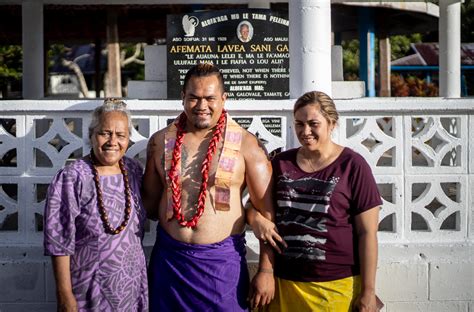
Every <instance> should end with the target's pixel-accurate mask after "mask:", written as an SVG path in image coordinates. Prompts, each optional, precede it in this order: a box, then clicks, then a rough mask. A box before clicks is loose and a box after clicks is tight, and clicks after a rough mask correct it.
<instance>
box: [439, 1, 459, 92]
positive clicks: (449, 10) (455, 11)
mask: <svg viewBox="0 0 474 312" xmlns="http://www.w3.org/2000/svg"><path fill="white" fill-rule="evenodd" d="M439 95H440V96H442V97H447V98H458V97H461V3H460V0H444V1H440V2H439Z"/></svg>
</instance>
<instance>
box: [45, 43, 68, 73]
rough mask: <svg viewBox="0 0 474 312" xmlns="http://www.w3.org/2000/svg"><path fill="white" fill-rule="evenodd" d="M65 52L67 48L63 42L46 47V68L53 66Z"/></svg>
mask: <svg viewBox="0 0 474 312" xmlns="http://www.w3.org/2000/svg"><path fill="white" fill-rule="evenodd" d="M66 52H67V48H66V47H65V46H64V44H52V45H50V46H49V49H48V52H47V53H48V68H49V69H51V68H52V67H53V66H54V63H55V62H57V61H58V59H60V58H61V57H64V55H65V54H66Z"/></svg>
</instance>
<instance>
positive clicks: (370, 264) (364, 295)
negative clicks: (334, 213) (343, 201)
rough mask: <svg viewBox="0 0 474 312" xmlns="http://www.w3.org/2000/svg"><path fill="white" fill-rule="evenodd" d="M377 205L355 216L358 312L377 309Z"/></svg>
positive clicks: (370, 311)
mask: <svg viewBox="0 0 474 312" xmlns="http://www.w3.org/2000/svg"><path fill="white" fill-rule="evenodd" d="M378 220H379V207H374V208H372V209H369V210H366V211H364V212H362V213H361V214H359V215H357V216H356V217H355V226H356V233H357V239H358V241H359V258H360V275H361V293H360V296H359V297H358V298H357V299H356V302H355V304H354V305H355V308H356V309H358V310H357V311H360V312H372V311H377V307H376V300H375V274H376V271H377V258H378V246H377V230H378Z"/></svg>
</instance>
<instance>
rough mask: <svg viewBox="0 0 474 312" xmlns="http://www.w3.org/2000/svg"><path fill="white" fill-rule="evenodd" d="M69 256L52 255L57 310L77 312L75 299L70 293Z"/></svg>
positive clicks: (60, 311) (59, 311)
mask: <svg viewBox="0 0 474 312" xmlns="http://www.w3.org/2000/svg"><path fill="white" fill-rule="evenodd" d="M70 258H71V257H70V256H52V257H51V260H52V262H53V271H54V279H55V280H56V297H57V300H58V308H57V311H58V312H77V301H76V298H75V297H74V294H73V293H72V283H71V269H70Z"/></svg>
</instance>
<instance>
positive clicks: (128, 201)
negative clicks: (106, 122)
mask: <svg viewBox="0 0 474 312" xmlns="http://www.w3.org/2000/svg"><path fill="white" fill-rule="evenodd" d="M90 158H91V162H92V174H93V175H94V179H93V180H94V184H95V189H96V191H97V206H98V207H99V214H100V219H101V220H102V225H103V226H104V230H105V232H106V233H108V234H111V235H117V234H119V233H120V232H122V231H123V230H124V229H125V227H126V226H127V224H128V220H130V213H131V212H132V192H131V191H130V183H129V182H128V171H127V168H125V164H124V162H123V158H121V159H120V160H119V167H120V172H121V173H122V177H123V184H124V185H125V210H124V212H125V213H124V216H123V221H122V223H121V224H120V225H119V226H118V227H117V228H115V229H114V228H113V227H112V226H111V225H110V222H109V217H108V216H107V211H106V210H105V206H104V199H103V198H102V190H101V188H100V180H99V171H98V170H97V167H96V164H97V163H98V161H97V159H96V158H95V155H94V151H93V150H91V153H90Z"/></svg>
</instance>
